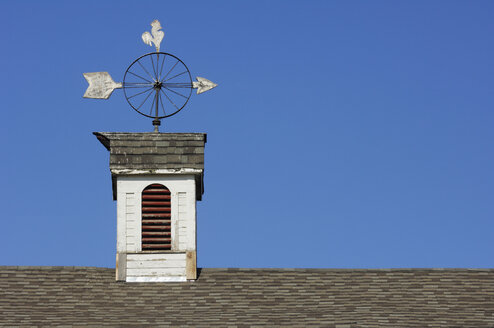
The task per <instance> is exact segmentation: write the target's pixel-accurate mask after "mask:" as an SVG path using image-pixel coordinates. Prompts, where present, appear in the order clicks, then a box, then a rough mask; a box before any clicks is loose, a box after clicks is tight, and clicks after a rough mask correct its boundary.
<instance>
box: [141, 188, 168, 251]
mask: <svg viewBox="0 0 494 328" xmlns="http://www.w3.org/2000/svg"><path fill="white" fill-rule="evenodd" d="M170 249H171V195H170V190H168V188H166V187H165V186H163V185H161V184H157V183H155V184H152V185H149V186H147V187H146V188H144V190H143V191H142V250H143V251H160V250H170Z"/></svg>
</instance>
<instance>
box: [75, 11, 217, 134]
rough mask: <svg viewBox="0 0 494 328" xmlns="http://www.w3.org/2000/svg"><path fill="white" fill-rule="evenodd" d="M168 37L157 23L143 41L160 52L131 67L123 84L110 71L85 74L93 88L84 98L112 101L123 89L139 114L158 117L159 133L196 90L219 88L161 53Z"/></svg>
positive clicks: (146, 33) (156, 22)
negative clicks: (163, 124)
mask: <svg viewBox="0 0 494 328" xmlns="http://www.w3.org/2000/svg"><path fill="white" fill-rule="evenodd" d="M164 36H165V33H164V32H163V31H161V24H160V22H159V21H158V20H154V21H153V22H152V23H151V33H149V32H144V33H143V34H142V41H144V43H145V44H147V45H149V46H152V45H153V44H154V46H155V48H156V52H151V53H148V54H145V55H143V56H141V57H139V58H137V59H136V60H135V61H134V62H133V63H132V64H130V66H129V67H128V68H127V70H126V71H125V74H124V78H123V82H122V83H118V82H115V81H113V79H112V78H111V76H110V74H109V73H108V72H92V73H84V74H83V75H84V78H86V80H87V82H88V83H89V86H88V88H87V90H86V92H85V93H84V96H83V97H84V98H93V99H108V98H110V96H111V94H112V92H113V90H115V89H123V91H124V95H125V99H127V102H128V103H129V105H130V106H131V107H132V108H133V109H135V110H136V111H137V112H138V113H139V114H142V115H144V116H147V117H150V118H154V120H153V125H154V132H159V131H158V127H159V126H160V124H161V123H160V122H161V121H160V120H161V119H163V118H166V117H170V116H172V115H175V114H176V113H178V112H179V111H180V110H181V109H182V108H184V107H185V105H186V104H187V102H188V101H189V98H190V96H191V94H192V89H197V94H200V93H203V92H206V91H208V90H211V89H212V88H214V87H216V86H217V84H216V83H213V82H211V81H209V80H208V79H205V78H203V77H199V76H198V77H197V78H196V81H192V78H191V75H190V72H189V69H188V68H187V66H185V64H184V63H183V62H182V61H181V60H180V59H179V58H178V57H176V56H174V55H172V54H169V53H166V52H160V44H161V41H162V40H163V38H164Z"/></svg>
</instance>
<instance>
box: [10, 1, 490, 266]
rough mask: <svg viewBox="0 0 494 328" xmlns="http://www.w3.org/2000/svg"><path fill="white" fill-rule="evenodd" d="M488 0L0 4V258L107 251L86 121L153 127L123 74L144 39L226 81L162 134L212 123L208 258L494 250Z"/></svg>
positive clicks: (94, 256) (204, 223) (99, 168)
mask: <svg viewBox="0 0 494 328" xmlns="http://www.w3.org/2000/svg"><path fill="white" fill-rule="evenodd" d="M493 14H494V3H493V2H491V1H475V2H473V1H372V2H370V1H296V2H295V1H286V0H285V1H244V2H239V1H187V2H184V1H114V2H111V1H78V2H75V1H70V2H69V1H49V2H39V1H2V10H1V11H0V36H1V40H2V43H1V50H2V51H1V52H0V71H1V72H2V78H1V79H0V96H1V100H2V101H1V107H2V119H1V120H0V140H1V145H2V153H3V156H2V161H0V171H1V179H2V188H0V205H1V208H2V215H1V221H0V248H1V249H2V252H0V265H77V266H104V267H113V266H114V260H115V243H116V241H115V236H116V204H115V202H113V201H112V193H111V180H110V173H109V168H108V152H107V151H106V149H104V148H103V146H102V145H101V144H100V143H99V142H98V141H97V140H96V138H95V137H94V136H93V135H92V132H93V131H126V132H127V131H128V132H147V131H152V125H151V120H150V119H147V118H145V117H143V116H140V115H138V114H137V113H135V112H134V111H133V110H132V109H131V108H130V107H129V106H128V104H127V103H126V101H125V99H124V97H123V94H122V92H121V90H117V91H115V93H114V94H113V95H112V97H111V98H110V99H109V100H107V101H98V100H88V99H83V98H82V94H83V93H84V91H85V89H86V87H87V83H86V81H85V80H84V78H83V76H82V73H83V72H94V71H108V72H109V73H110V74H111V75H112V76H113V78H114V79H115V80H116V81H121V80H122V78H123V74H124V72H125V69H126V68H127V67H128V66H129V65H130V63H132V61H133V60H134V59H135V58H137V57H139V56H141V55H143V54H145V53H148V52H151V51H152V48H150V47H148V46H146V45H145V44H144V43H143V42H142V41H141V39H140V35H141V33H142V32H144V31H146V30H149V29H150V26H149V23H150V22H151V21H152V20H153V19H159V20H160V21H161V23H162V26H163V30H164V32H165V38H164V40H163V43H162V51H165V52H169V53H172V54H174V55H176V56H177V57H179V58H181V59H182V60H183V61H184V62H185V63H186V64H187V66H188V67H189V69H190V70H191V73H192V75H193V76H204V77H207V78H209V79H211V80H212V81H215V82H217V83H218V84H219V86H218V87H217V88H216V89H214V90H212V91H210V92H207V93H205V94H203V95H199V96H193V97H192V98H191V101H190V102H189V104H188V105H187V107H186V108H185V109H184V110H183V111H182V112H180V113H179V114H178V115H175V116H174V117H172V118H170V119H167V120H165V121H164V122H163V126H162V127H164V131H166V132H206V133H208V143H207V144H206V158H205V160H206V173H205V194H204V198H203V201H202V202H200V203H199V204H198V261H199V266H201V267H313V268H396V267H493V266H494V260H493V256H492V255H493V253H492V252H493V251H492V250H493V249H494V220H493V219H494V201H493V199H494V189H493V186H494V170H493V168H494V146H493V140H494V129H493V126H494V111H493V109H494V92H493V90H494V59H493V58H494V46H493V37H492V36H493V32H494V20H493V19H492V17H493Z"/></svg>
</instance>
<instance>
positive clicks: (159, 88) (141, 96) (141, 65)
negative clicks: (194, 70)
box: [122, 52, 192, 120]
mask: <svg viewBox="0 0 494 328" xmlns="http://www.w3.org/2000/svg"><path fill="white" fill-rule="evenodd" d="M165 66H166V68H165ZM122 88H123V90H124V94H125V99H127V102H128V103H129V105H130V106H131V107H132V108H133V109H134V110H135V111H137V112H138V113H139V114H142V115H144V116H147V117H151V118H154V119H155V120H159V119H162V118H165V117H169V116H172V115H175V114H176V113H178V112H179V111H180V110H181V109H182V108H184V107H185V105H186V104H187V102H188V101H189V98H190V96H191V94H192V77H191V76H190V72H189V69H188V68H187V66H186V65H185V64H184V62H183V61H181V60H180V59H179V58H177V57H175V56H174V55H171V54H168V53H166V52H152V53H149V54H145V55H143V56H141V57H139V58H137V59H136V60H135V61H134V62H133V63H132V64H130V66H129V67H128V68H127V70H126V71H125V75H124V78H123V83H122ZM165 104H166V105H167V106H165ZM170 107H171V110H170V109H169V108H170ZM165 108H166V109H165Z"/></svg>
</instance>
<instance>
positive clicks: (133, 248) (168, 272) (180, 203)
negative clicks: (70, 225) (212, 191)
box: [117, 174, 196, 281]
mask: <svg viewBox="0 0 494 328" xmlns="http://www.w3.org/2000/svg"><path fill="white" fill-rule="evenodd" d="M153 183H159V184H162V185H164V186H165V187H167V188H168V189H169V190H170V193H171V214H172V215H171V220H172V222H171V223H172V225H171V229H172V251H175V252H176V253H146V252H141V238H142V237H141V234H142V231H141V225H142V219H141V212H142V208H141V196H142V191H143V190H144V188H146V187H147V186H148V185H150V184H153ZM195 188H196V184H195V178H194V175H192V174H190V175H189V174H175V175H173V174H163V175H129V176H118V177H117V190H118V193H117V252H120V253H126V254H127V257H126V263H125V264H126V265H125V267H126V281H184V280H185V279H186V255H185V251H195V250H196V198H195V195H196V190H195Z"/></svg>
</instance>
